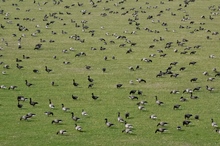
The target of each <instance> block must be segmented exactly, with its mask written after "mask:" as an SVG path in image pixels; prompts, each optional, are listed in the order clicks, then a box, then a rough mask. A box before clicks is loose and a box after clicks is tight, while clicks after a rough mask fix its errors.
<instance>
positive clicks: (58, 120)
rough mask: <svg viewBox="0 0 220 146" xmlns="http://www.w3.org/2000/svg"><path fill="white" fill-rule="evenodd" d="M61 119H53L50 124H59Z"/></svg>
mask: <svg viewBox="0 0 220 146" xmlns="http://www.w3.org/2000/svg"><path fill="white" fill-rule="evenodd" d="M62 122H63V121H62V120H60V119H54V120H52V122H51V124H53V123H55V124H59V123H62Z"/></svg>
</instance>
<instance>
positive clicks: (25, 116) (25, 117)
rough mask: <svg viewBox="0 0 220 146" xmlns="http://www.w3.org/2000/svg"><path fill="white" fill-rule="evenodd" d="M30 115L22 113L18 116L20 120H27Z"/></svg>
mask: <svg viewBox="0 0 220 146" xmlns="http://www.w3.org/2000/svg"><path fill="white" fill-rule="evenodd" d="M31 117H32V116H29V115H23V116H21V117H20V121H21V120H28V119H30V118H31Z"/></svg>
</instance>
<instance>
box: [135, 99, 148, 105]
mask: <svg viewBox="0 0 220 146" xmlns="http://www.w3.org/2000/svg"><path fill="white" fill-rule="evenodd" d="M147 103H148V102H147V101H145V100H142V101H140V102H138V103H137V105H145V104H147Z"/></svg>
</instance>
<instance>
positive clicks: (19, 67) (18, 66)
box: [16, 63, 24, 69]
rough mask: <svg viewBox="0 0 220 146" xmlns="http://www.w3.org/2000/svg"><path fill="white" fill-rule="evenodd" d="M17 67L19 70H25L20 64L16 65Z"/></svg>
mask: <svg viewBox="0 0 220 146" xmlns="http://www.w3.org/2000/svg"><path fill="white" fill-rule="evenodd" d="M16 67H17V68H18V69H22V68H24V67H23V66H21V65H19V64H18V63H17V65H16Z"/></svg>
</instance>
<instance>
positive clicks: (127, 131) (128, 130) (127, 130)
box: [121, 128, 132, 133]
mask: <svg viewBox="0 0 220 146" xmlns="http://www.w3.org/2000/svg"><path fill="white" fill-rule="evenodd" d="M121 132H122V133H124V132H125V133H132V130H131V129H129V128H126V129H124V130H122V131H121Z"/></svg>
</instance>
